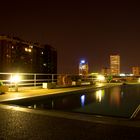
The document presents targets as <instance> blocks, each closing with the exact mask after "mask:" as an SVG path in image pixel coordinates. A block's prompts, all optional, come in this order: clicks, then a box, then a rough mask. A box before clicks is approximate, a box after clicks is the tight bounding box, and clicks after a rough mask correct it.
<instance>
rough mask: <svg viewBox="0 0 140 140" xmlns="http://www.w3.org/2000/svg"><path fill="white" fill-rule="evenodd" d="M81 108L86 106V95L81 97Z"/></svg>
mask: <svg viewBox="0 0 140 140" xmlns="http://www.w3.org/2000/svg"><path fill="white" fill-rule="evenodd" d="M80 99H81V106H82V107H83V106H84V105H85V95H81V97H80Z"/></svg>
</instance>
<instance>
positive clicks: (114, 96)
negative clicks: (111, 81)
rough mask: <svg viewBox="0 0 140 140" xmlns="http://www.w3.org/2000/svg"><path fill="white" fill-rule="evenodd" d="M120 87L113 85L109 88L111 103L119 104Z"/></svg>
mask: <svg viewBox="0 0 140 140" xmlns="http://www.w3.org/2000/svg"><path fill="white" fill-rule="evenodd" d="M121 94H122V93H121V89H120V87H114V88H112V90H111V94H110V103H111V104H112V105H116V106H119V105H120V99H121Z"/></svg>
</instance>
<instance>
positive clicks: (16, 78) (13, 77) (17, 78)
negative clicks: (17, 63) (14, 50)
mask: <svg viewBox="0 0 140 140" xmlns="http://www.w3.org/2000/svg"><path fill="white" fill-rule="evenodd" d="M20 81H21V77H20V76H19V74H15V75H11V78H10V82H11V83H14V84H15V91H16V92H18V83H19V82H20Z"/></svg>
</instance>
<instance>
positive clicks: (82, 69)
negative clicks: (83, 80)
mask: <svg viewBox="0 0 140 140" xmlns="http://www.w3.org/2000/svg"><path fill="white" fill-rule="evenodd" d="M79 75H83V76H87V75H88V62H86V61H85V60H81V61H80V63H79Z"/></svg>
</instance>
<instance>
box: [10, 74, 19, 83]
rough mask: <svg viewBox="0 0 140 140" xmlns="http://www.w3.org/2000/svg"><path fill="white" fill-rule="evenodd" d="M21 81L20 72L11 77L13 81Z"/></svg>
mask: <svg viewBox="0 0 140 140" xmlns="http://www.w3.org/2000/svg"><path fill="white" fill-rule="evenodd" d="M20 81H21V77H20V76H19V75H18V74H16V75H13V76H11V78H10V82H11V83H19V82H20Z"/></svg>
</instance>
